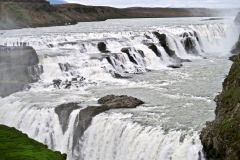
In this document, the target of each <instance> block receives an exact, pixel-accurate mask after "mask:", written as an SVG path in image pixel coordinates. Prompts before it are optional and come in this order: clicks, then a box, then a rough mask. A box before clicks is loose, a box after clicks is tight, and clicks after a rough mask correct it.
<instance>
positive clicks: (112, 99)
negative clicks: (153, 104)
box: [98, 95, 144, 109]
mask: <svg viewBox="0 0 240 160" xmlns="http://www.w3.org/2000/svg"><path fill="white" fill-rule="evenodd" d="M98 103H99V104H102V105H103V106H106V107H107V108H109V109H117V108H136V107H137V106H139V105H141V104H143V103H144V102H143V101H141V100H139V99H137V98H134V97H129V96H125V95H122V96H115V95H108V96H105V97H102V98H100V99H99V100H98Z"/></svg>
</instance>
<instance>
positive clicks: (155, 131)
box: [81, 114, 204, 160]
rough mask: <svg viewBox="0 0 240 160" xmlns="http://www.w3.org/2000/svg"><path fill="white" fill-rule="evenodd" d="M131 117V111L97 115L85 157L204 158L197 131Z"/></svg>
mask: <svg viewBox="0 0 240 160" xmlns="http://www.w3.org/2000/svg"><path fill="white" fill-rule="evenodd" d="M130 118H131V115H128V114H127V115H123V114H111V115H108V114H101V115H98V116H96V117H95V118H94V119H93V122H92V125H91V126H90V127H89V128H88V129H87V130H86V132H85V134H84V136H83V144H82V145H83V146H82V150H81V152H82V156H83V157H82V159H86V160H88V159H91V160H97V159H98V160H122V159H125V160H139V159H141V160H150V159H151V160H168V159H169V160H170V159H171V160H194V159H196V160H197V159H204V158H203V155H202V153H201V150H202V147H201V145H200V142H199V138H198V134H197V133H190V132H189V133H184V132H181V131H169V132H166V133H165V132H164V131H163V130H162V129H161V128H157V127H150V126H141V125H139V124H137V123H133V122H131V121H129V119H130Z"/></svg>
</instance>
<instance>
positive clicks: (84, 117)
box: [55, 95, 144, 140]
mask: <svg viewBox="0 0 240 160" xmlns="http://www.w3.org/2000/svg"><path fill="white" fill-rule="evenodd" d="M98 103H99V106H88V107H85V108H83V109H81V110H80V112H79V116H78V117H79V118H78V119H77V120H76V122H75V126H76V128H75V131H74V140H77V139H79V138H80V137H81V136H82V135H83V133H84V131H85V130H86V129H87V128H88V126H89V125H90V124H91V121H92V119H93V117H94V116H96V115H98V114H100V113H103V112H105V111H108V110H110V109H119V108H136V107H137V106H139V105H141V104H143V103H144V102H143V101H141V100H139V99H137V98H134V97H129V96H115V95H108V96H105V97H102V98H100V99H99V100H98ZM79 108H82V107H81V106H80V104H78V103H69V104H62V105H60V106H58V107H57V108H55V112H56V113H57V115H58V117H59V121H60V123H61V125H62V129H63V131H64V132H65V131H66V128H67V125H68V120H69V115H70V114H71V112H72V111H73V110H76V109H79Z"/></svg>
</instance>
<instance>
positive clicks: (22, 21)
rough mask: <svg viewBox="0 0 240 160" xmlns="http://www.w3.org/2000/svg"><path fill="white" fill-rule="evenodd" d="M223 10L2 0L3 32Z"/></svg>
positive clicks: (1, 25)
mask: <svg viewBox="0 0 240 160" xmlns="http://www.w3.org/2000/svg"><path fill="white" fill-rule="evenodd" d="M219 12H220V10H213V9H212V10H210V9H201V8H199V9H197V8H192V9H191V8H189V9H181V8H178V9H177V8H126V9H117V8H112V7H100V6H85V5H80V4H60V5H51V4H50V3H49V2H47V1H45V0H0V29H14V28H26V27H42V26H57V25H69V24H76V23H77V22H86V21H103V20H107V19H116V18H161V17H184V16H185V17H189V16H198V17H200V16H216V15H218V14H219Z"/></svg>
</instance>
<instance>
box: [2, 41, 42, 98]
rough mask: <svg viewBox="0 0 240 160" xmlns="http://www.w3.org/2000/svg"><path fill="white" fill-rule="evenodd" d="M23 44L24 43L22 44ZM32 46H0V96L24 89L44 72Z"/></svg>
mask: <svg viewBox="0 0 240 160" xmlns="http://www.w3.org/2000/svg"><path fill="white" fill-rule="evenodd" d="M21 45H22V44H21ZM38 62H39V60H38V56H37V54H36V52H35V50H34V49H33V48H32V47H27V46H21V47H5V46H0V75H1V76H0V97H4V96H7V95H9V94H12V93H14V92H17V91H19V90H22V89H24V87H27V86H26V85H27V84H29V83H32V82H36V81H37V80H38V79H39V75H40V74H41V73H42V72H43V69H42V67H41V66H38Z"/></svg>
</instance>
